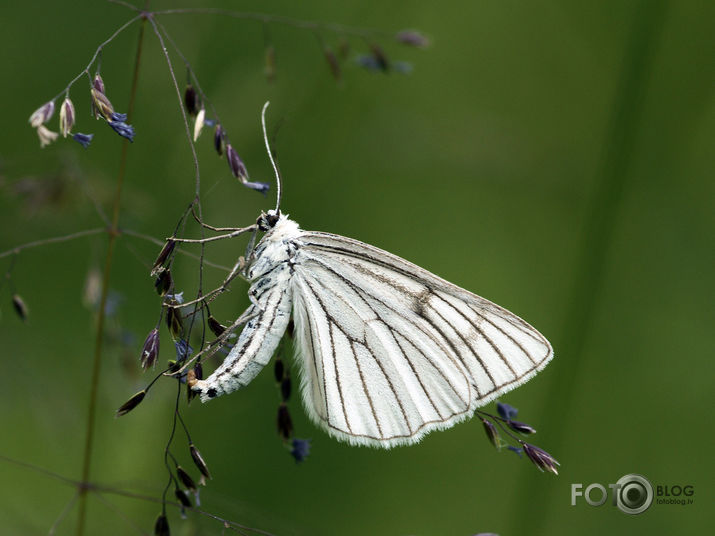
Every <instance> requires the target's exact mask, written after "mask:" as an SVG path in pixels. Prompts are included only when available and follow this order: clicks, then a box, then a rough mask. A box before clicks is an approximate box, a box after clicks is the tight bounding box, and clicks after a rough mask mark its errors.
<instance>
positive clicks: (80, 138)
mask: <svg viewBox="0 0 715 536" xmlns="http://www.w3.org/2000/svg"><path fill="white" fill-rule="evenodd" d="M92 138H94V134H82V133H81V132H78V133H77V134H74V135H72V139H73V140H74V141H76V142H77V143H79V144H80V145H81V146H82V147H84V148H85V149H86V148H87V147H89V144H90V143H92Z"/></svg>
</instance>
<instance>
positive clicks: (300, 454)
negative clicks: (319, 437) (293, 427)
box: [290, 438, 310, 463]
mask: <svg viewBox="0 0 715 536" xmlns="http://www.w3.org/2000/svg"><path fill="white" fill-rule="evenodd" d="M292 445H293V447H292V448H291V450H290V453H291V456H293V457H294V458H295V461H296V463H300V462H302V461H303V460H305V459H306V458H307V457H308V454H310V439H297V438H296V439H293V441H292Z"/></svg>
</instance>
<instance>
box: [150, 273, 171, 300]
mask: <svg viewBox="0 0 715 536" xmlns="http://www.w3.org/2000/svg"><path fill="white" fill-rule="evenodd" d="M173 286H174V280H173V279H172V278H171V270H169V269H168V268H167V269H166V270H164V271H163V272H161V273H160V274H159V277H157V278H156V281H154V288H155V289H156V292H157V294H159V296H164V295H165V294H166V293H167V292H169V291H170V290H171V287H173Z"/></svg>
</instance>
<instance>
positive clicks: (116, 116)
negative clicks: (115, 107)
mask: <svg viewBox="0 0 715 536" xmlns="http://www.w3.org/2000/svg"><path fill="white" fill-rule="evenodd" d="M111 119H112V121H119V122H120V123H123V122H124V121H126V120H127V114H122V113H119V112H112V116H111Z"/></svg>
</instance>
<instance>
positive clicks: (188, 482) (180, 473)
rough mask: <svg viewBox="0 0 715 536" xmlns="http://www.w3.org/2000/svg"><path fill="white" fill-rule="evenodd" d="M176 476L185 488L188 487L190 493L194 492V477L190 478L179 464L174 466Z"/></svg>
mask: <svg viewBox="0 0 715 536" xmlns="http://www.w3.org/2000/svg"><path fill="white" fill-rule="evenodd" d="M176 476H177V477H178V478H179V481H180V482H181V483H182V484H183V485H184V487H185V488H186V489H188V490H189V491H191V492H192V493H195V492H196V489H197V488H196V482H194V479H193V478H191V475H189V473H187V472H186V471H184V469H183V467H181V466H180V465H177V466H176Z"/></svg>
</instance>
